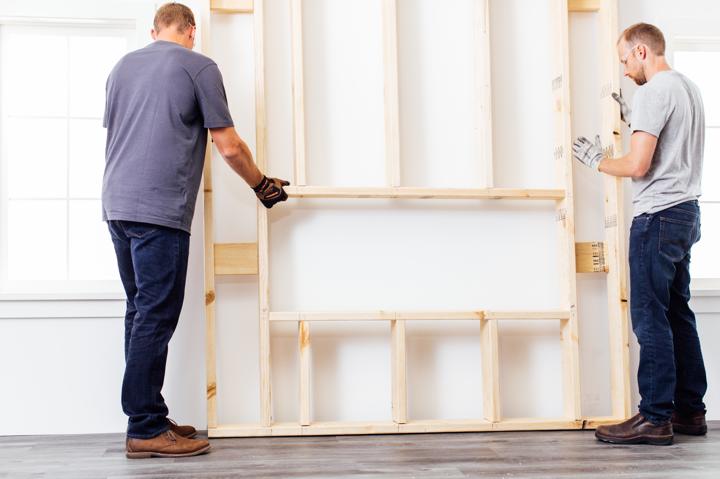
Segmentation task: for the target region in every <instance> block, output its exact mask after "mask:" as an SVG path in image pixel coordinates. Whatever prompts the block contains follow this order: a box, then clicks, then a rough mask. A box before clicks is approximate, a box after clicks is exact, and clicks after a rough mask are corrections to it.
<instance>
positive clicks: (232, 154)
mask: <svg viewBox="0 0 720 479" xmlns="http://www.w3.org/2000/svg"><path fill="white" fill-rule="evenodd" d="M215 146H216V147H217V149H218V151H219V152H220V154H221V155H222V157H223V158H236V157H237V156H238V155H239V154H240V152H241V151H242V145H241V144H240V142H239V141H228V142H224V143H221V144H220V143H216V144H215Z"/></svg>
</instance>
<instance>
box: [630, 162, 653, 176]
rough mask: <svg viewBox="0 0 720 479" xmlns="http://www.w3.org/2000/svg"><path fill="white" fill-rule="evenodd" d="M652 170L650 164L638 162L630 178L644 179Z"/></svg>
mask: <svg viewBox="0 0 720 479" xmlns="http://www.w3.org/2000/svg"><path fill="white" fill-rule="evenodd" d="M649 170H650V163H649V162H647V163H646V162H638V163H635V165H634V166H633V169H632V171H631V172H630V176H632V177H633V178H642V177H644V176H645V175H647V173H648V171H649Z"/></svg>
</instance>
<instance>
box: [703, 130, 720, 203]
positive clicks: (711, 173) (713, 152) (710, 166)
mask: <svg viewBox="0 0 720 479" xmlns="http://www.w3.org/2000/svg"><path fill="white" fill-rule="evenodd" d="M702 175H703V177H702V192H703V194H702V197H701V198H700V201H711V200H712V201H720V128H708V129H707V130H705V155H704V158H703V174H702Z"/></svg>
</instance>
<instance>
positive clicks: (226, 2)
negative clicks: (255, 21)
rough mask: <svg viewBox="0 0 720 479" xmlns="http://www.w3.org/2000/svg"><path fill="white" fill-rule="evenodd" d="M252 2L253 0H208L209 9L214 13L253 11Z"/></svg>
mask: <svg viewBox="0 0 720 479" xmlns="http://www.w3.org/2000/svg"><path fill="white" fill-rule="evenodd" d="M258 1H259V2H260V1H262V0H258ZM253 3H254V2H253V0H210V10H211V11H213V12H216V13H253V7H254V5H253Z"/></svg>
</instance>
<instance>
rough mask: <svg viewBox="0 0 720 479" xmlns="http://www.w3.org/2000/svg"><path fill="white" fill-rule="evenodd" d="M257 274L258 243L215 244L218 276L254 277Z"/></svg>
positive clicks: (216, 272)
mask: <svg viewBox="0 0 720 479" xmlns="http://www.w3.org/2000/svg"><path fill="white" fill-rule="evenodd" d="M257 272H258V246H257V243H215V274H216V275H248V274H250V275H253V274H257Z"/></svg>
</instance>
